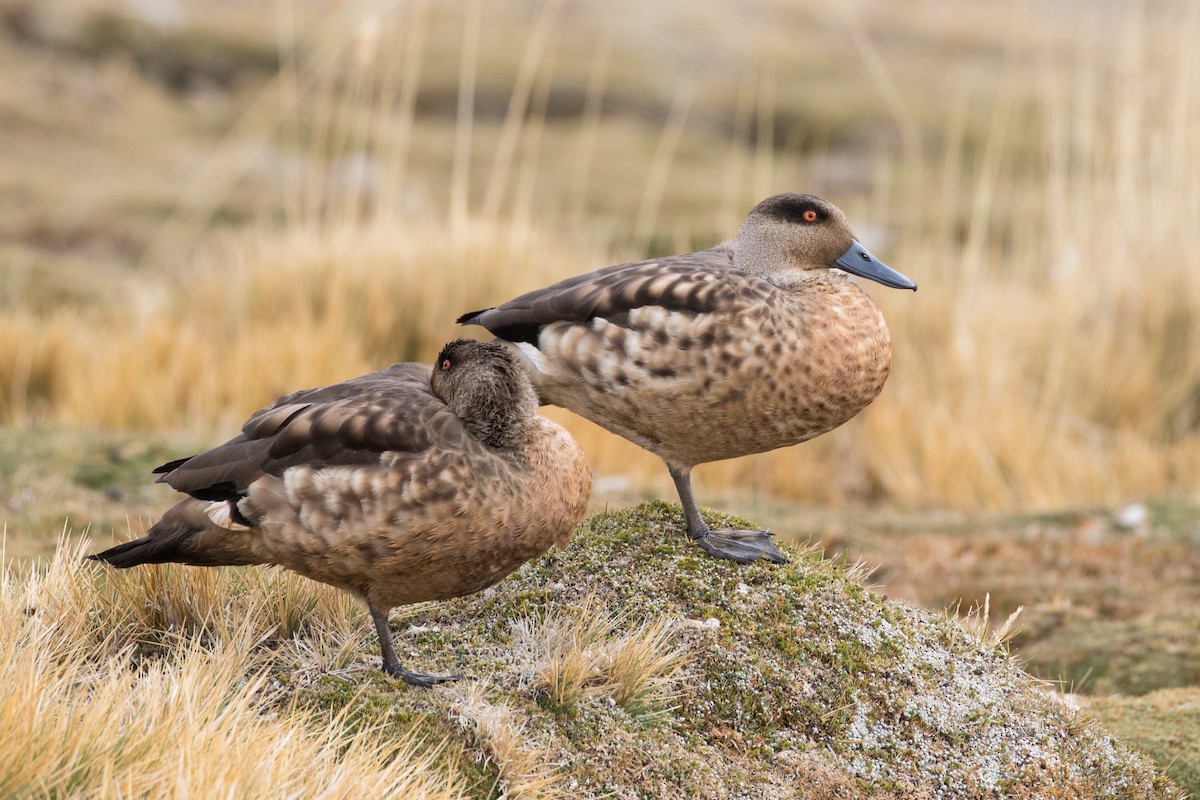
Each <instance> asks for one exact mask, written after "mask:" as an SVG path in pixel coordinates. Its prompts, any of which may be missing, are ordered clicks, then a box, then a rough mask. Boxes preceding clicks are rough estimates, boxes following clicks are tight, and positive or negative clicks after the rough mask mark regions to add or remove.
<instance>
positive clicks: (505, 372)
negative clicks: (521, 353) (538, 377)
mask: <svg viewBox="0 0 1200 800" xmlns="http://www.w3.org/2000/svg"><path fill="white" fill-rule="evenodd" d="M430 384H431V385H432V387H433V393H434V394H436V395H437V396H438V397H439V398H440V399H441V401H442V402H443V403H445V404H446V405H447V406H449V407H450V410H451V411H453V412H454V413H455V414H457V415H458V416H459V417H460V418H461V419H462V420H463V423H464V424H465V425H466V427H467V429H468V430H469V431H471V433H472V434H473V435H474V436H475V437H476V438H478V439H482V440H483V441H485V442H487V443H488V444H491V445H492V446H494V447H504V446H508V445H510V444H512V443H513V442H514V441H515V438H514V437H519V436H520V428H521V425H522V423H524V422H527V421H529V420H530V419H532V418H533V417H534V416H536V415H537V408H538V399H537V393H536V392H535V391H534V389H533V385H532V384H531V383H530V382H529V376H528V375H526V374H525V370H524V369H523V368H522V367H521V365H520V364H518V363H517V360H516V356H514V355H513V353H512V352H511V351H510V350H509V349H508V348H507V347H506V346H505V345H503V344H501V343H500V342H476V341H473V340H470V339H457V340H455V341H453V342H450V344H448V345H446V346H445V347H443V348H442V352H441V353H439V354H438V357H437V361H436V362H434V365H433V374H432V375H431V376H430Z"/></svg>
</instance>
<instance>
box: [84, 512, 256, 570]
mask: <svg viewBox="0 0 1200 800" xmlns="http://www.w3.org/2000/svg"><path fill="white" fill-rule="evenodd" d="M207 505H208V504H207V503H203V502H201V501H199V500H184V501H182V502H180V503H178V504H176V505H175V506H174V507H173V508H171V509H170V510H168V511H167V513H166V514H164V515H163V518H162V519H161V520H159V521H158V523H156V524H155V525H154V527H152V528H151V529H150V530H149V531H147V532H146V535H145V536H143V537H142V538H141V539H134V540H133V541H132V542H125V543H124V544H119V545H117V546H116V547H110V548H109V549H107V550H105V551H104V552H102V553H96V554H95V555H91V556H88V559H89V560H92V561H103V562H105V563H108V564H112V565H113V566H114V567H117V568H118V569H128V568H129V567H136V566H138V565H139V564H166V563H175V564H191V565H192V566H197V567H217V566H235V565H239V564H259V563H262V559H261V558H258V557H257V556H256V555H255V554H254V553H253V552H252V549H251V543H250V540H249V538H247V536H248V535H247V534H244V533H230V532H229V531H227V530H224V529H221V528H217V527H216V526H215V525H213V524H212V523H211V522H210V521H209V520H208V518H207V516H205V514H204V509H205V507H207Z"/></svg>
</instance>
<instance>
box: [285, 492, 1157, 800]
mask: <svg viewBox="0 0 1200 800" xmlns="http://www.w3.org/2000/svg"><path fill="white" fill-rule="evenodd" d="M707 516H708V518H709V521H710V522H711V523H713V524H716V525H729V524H732V525H734V526H737V527H748V524H747V523H746V522H745V521H744V520H737V519H734V518H730V517H720V516H717V515H707ZM791 556H792V559H793V560H792V563H791V564H789V565H785V566H774V565H768V564H754V565H751V566H738V565H736V564H732V563H728V562H722V561H717V560H715V559H711V558H708V557H706V556H704V555H703V554H702V553H701V552H700V551H699V550H698V549H697V548H695V547H694V546H692V545H691V544H690V543H689V542H688V540H687V539H686V537H685V535H684V533H683V519H682V514H681V512H680V509H679V508H678V507H677V506H668V505H666V504H663V503H648V504H643V505H640V506H638V507H636V508H632V509H629V510H625V511H622V512H618V513H604V514H599V515H596V516H594V517H592V518H590V519H589V520H587V521H586V522H585V523H584V524H583V525H582V526H581V527H580V529H579V530H578V531H577V533H576V536H575V540H574V542H573V543H572V545H571V546H570V547H569V548H567V549H566V550H565V551H559V552H552V553H550V554H549V555H547V556H546V557H544V558H542V559H541V560H539V561H537V562H535V563H532V564H529V565H527V566H526V567H525V568H523V569H522V570H520V571H519V572H518V573H516V574H515V575H513V576H512V577H510V578H509V579H508V580H506V581H504V582H502V583H501V584H500V585H498V586H496V587H494V588H493V589H490V590H488V591H487V592H484V593H482V594H481V595H478V596H476V597H473V598H466V599H463V600H459V601H455V602H452V603H445V604H440V605H436V606H430V607H427V608H423V609H421V610H420V611H419V612H418V613H417V614H416V615H414V616H411V617H409V618H407V619H405V620H404V621H403V622H395V621H394V622H393V627H394V628H396V630H397V643H398V649H399V652H400V655H401V658H402V659H403V660H405V662H406V666H408V667H409V668H411V669H419V670H423V671H443V672H465V673H468V674H471V675H474V676H476V677H477V678H478V680H477V681H464V682H461V683H458V684H451V685H447V686H444V687H439V688H438V689H434V690H431V691H421V690H414V689H410V688H407V687H405V686H403V685H399V684H394V683H391V682H390V681H388V680H387V679H385V678H383V677H382V676H381V675H378V676H375V677H374V678H372V679H369V680H368V681H367V686H366V688H365V689H364V686H363V684H364V680H363V677H362V675H363V673H361V672H358V671H356V672H355V673H354V674H353V675H351V676H349V677H345V678H338V677H328V676H327V677H325V678H322V679H321V680H320V681H318V682H317V683H316V684H312V685H310V686H307V687H300V686H296V687H295V690H296V695H297V699H298V700H300V701H301V702H303V703H309V704H317V705H328V706H330V707H331V708H339V709H340V708H341V707H342V706H344V705H346V704H351V705H355V704H361V706H360V708H361V709H362V712H361V713H363V714H364V716H365V718H366V721H370V722H372V723H379V722H382V721H385V720H390V721H391V723H392V724H403V725H409V724H413V723H414V722H416V723H419V724H421V725H425V726H429V730H430V734H431V736H438V737H440V736H446V737H449V738H451V739H452V740H455V739H457V740H459V741H461V742H462V744H463V749H464V751H465V752H466V753H467V754H469V755H472V756H474V760H473V761H472V760H470V759H468V760H466V761H464V762H463V763H464V764H469V765H470V769H471V770H475V772H476V774H475V775H474V776H473V779H474V780H473V783H474V785H475V786H476V788H477V791H478V792H479V796H489V795H491V796H495V795H497V794H498V793H499V792H500V791H501V790H502V789H501V787H503V786H508V788H509V789H514V788H518V789H519V787H516V786H515V784H520V783H521V782H522V781H524V785H525V786H527V787H535V786H540V787H541V788H540V789H538V790H537V791H533V790H532V789H529V790H526V791H525V792H524V793H525V794H526V795H529V796H538V795H539V792H540V793H541V795H540V796H546V794H547V793H550V794H553V793H554V791H555V787H557V792H558V793H559V794H561V796H570V797H599V796H608V797H621V798H625V797H629V798H649V797H704V798H726V797H729V798H733V797H737V798H750V797H754V798H759V797H762V798H774V797H779V798H783V797H808V798H859V797H905V798H909V797H912V798H923V797H930V798H933V797H937V798H1001V797H1039V798H1056V797H1063V798H1066V797H1070V798H1101V797H1105V798H1107V797H1112V798H1149V797H1176V796H1178V792H1177V791H1176V790H1175V789H1174V788H1172V787H1171V786H1170V784H1169V782H1168V781H1167V780H1166V779H1165V778H1164V777H1162V776H1160V775H1158V774H1156V772H1155V770H1154V769H1153V767H1152V766H1151V765H1150V764H1149V763H1148V762H1147V761H1146V760H1145V759H1144V758H1142V757H1140V756H1138V755H1136V754H1134V753H1133V752H1131V751H1130V750H1128V749H1127V748H1125V747H1124V746H1122V745H1121V744H1119V743H1118V742H1116V741H1114V740H1113V739H1112V737H1111V736H1110V735H1108V734H1107V733H1106V732H1105V731H1103V730H1102V729H1101V728H1100V727H1099V726H1098V725H1097V724H1096V723H1094V722H1092V721H1090V720H1088V719H1087V718H1085V717H1083V716H1080V715H1079V714H1078V713H1077V712H1076V711H1074V710H1073V709H1071V708H1069V707H1068V706H1067V705H1065V704H1063V703H1062V702H1061V701H1059V700H1058V699H1056V698H1054V697H1053V696H1052V695H1051V694H1049V693H1048V692H1046V691H1045V690H1044V689H1043V688H1042V687H1041V686H1039V685H1038V684H1037V683H1036V682H1035V681H1033V680H1032V679H1031V678H1029V677H1028V676H1027V675H1025V674H1024V673H1023V672H1022V671H1021V670H1020V669H1019V668H1018V667H1017V666H1016V665H1015V664H1014V663H1013V661H1012V660H1011V659H1010V658H1009V657H1008V656H1007V654H1006V653H1005V652H1003V651H1001V650H998V649H996V648H993V647H989V646H985V645H982V644H981V643H980V642H979V641H977V640H975V639H974V638H972V637H971V636H969V635H968V634H967V633H966V632H965V631H964V630H963V629H962V628H961V627H960V626H958V625H957V624H956V623H955V622H953V621H951V620H949V619H946V618H943V617H940V616H937V615H933V614H930V613H927V612H924V611H920V610H917V609H913V608H909V607H907V606H904V605H901V604H898V603H895V602H892V601H889V600H887V599H885V598H883V597H881V596H879V595H877V594H874V593H872V592H870V591H868V590H867V589H864V588H863V587H862V586H860V585H859V584H858V583H856V582H855V581H854V580H853V576H851V575H849V574H848V573H847V571H846V570H845V569H844V568H842V567H840V566H839V565H837V564H834V563H831V562H828V561H820V560H817V559H815V558H813V557H811V556H810V555H806V554H797V553H794V552H793V553H792V554H791ZM580 609H583V611H582V612H581V611H579V610H580ZM572 610H574V611H572ZM561 613H568V614H570V613H576V614H578V615H579V619H581V620H586V619H587V618H588V617H594V616H597V615H605V616H606V617H607V618H608V619H610V620H616V621H618V624H619V625H620V626H624V627H625V628H627V629H629V630H633V629H637V628H638V626H641V625H644V624H647V623H653V622H655V621H658V620H662V619H668V620H671V621H672V623H673V625H672V628H671V630H672V631H673V635H674V636H675V637H676V639H675V641H674V644H675V645H676V646H678V647H679V648H680V649H681V650H683V651H684V652H685V653H686V655H685V656H684V657H683V660H682V662H681V663H682V666H681V667H679V668H678V669H677V671H675V672H674V674H673V676H672V678H671V683H670V687H669V690H670V691H669V693H668V694H667V695H666V696H664V695H662V694H661V693H660V694H657V695H655V694H653V693H650V694H647V695H646V696H641V697H637V698H634V699H633V700H632V701H631V698H630V697H628V696H621V695H620V693H617V692H613V691H605V690H603V688H601V687H597V686H592V687H591V688H590V689H589V688H588V687H584V689H582V690H580V691H577V692H573V693H567V695H566V696H567V697H568V699H567V700H564V699H563V697H562V696H559V697H556V696H555V693H554V692H553V691H551V690H548V689H547V688H546V686H545V685H544V683H545V682H544V676H545V675H546V674H547V669H548V668H547V663H546V659H547V652H548V651H544V650H543V651H539V643H538V635H542V636H545V635H547V633H546V631H545V630H544V629H543V630H541V631H540V634H539V632H538V629H537V621H538V620H545V619H547V618H548V615H555V614H561ZM531 630H532V631H534V633H533V634H531V633H530V631H531ZM559 666H561V665H559ZM561 672H562V671H561V670H560V671H559V673H558V674H561ZM539 676H541V677H539ZM364 692H366V694H367V695H369V696H368V697H365V696H364ZM352 698H353V699H352ZM384 698H386V702H381V700H383V699H384ZM518 755H520V756H521V757H520V758H518V757H517V756H518ZM517 762H519V763H520V765H521V766H520V767H519V768H518V767H514V766H513V764H514V763H517ZM535 762H536V763H535ZM539 770H541V771H540V772H539ZM518 773H521V774H518ZM469 777H472V776H469ZM497 778H499V779H500V781H499V784H498V782H497V780H496V779H497ZM556 780H557V783H555V781H556ZM543 790H544V791H543ZM510 793H512V794H521V793H522V792H521V791H512V792H510Z"/></svg>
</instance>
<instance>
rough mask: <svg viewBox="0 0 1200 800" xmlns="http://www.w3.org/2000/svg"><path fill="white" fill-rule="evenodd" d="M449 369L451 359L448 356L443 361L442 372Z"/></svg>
mask: <svg viewBox="0 0 1200 800" xmlns="http://www.w3.org/2000/svg"><path fill="white" fill-rule="evenodd" d="M448 369H450V359H448V358H447V359H446V360H445V361H443V362H442V372H445V371H446V370H448Z"/></svg>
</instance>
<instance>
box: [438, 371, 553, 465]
mask: <svg viewBox="0 0 1200 800" xmlns="http://www.w3.org/2000/svg"><path fill="white" fill-rule="evenodd" d="M522 377H523V376H522ZM464 395H465V396H464ZM537 407H538V400H537V394H536V393H534V391H533V387H532V386H530V385H529V381H528V379H526V380H524V381H523V382H522V385H518V386H512V387H502V388H498V387H480V390H479V391H475V392H467V393H463V394H460V395H459V396H456V397H455V398H454V400H453V401H451V403H450V408H451V410H452V411H454V413H456V414H458V416H459V418H460V419H462V421H463V427H465V428H466V429H467V431H468V432H470V434H471V435H472V436H474V437H475V438H476V439H478V440H479V441H481V442H483V443H484V444H487V445H490V446H491V447H495V448H499V449H502V450H503V449H512V448H516V447H519V446H520V445H522V444H523V443H524V442H525V441H527V440H528V438H529V436H530V430H531V428H532V426H533V425H534V424H535V422H536V417H537Z"/></svg>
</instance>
